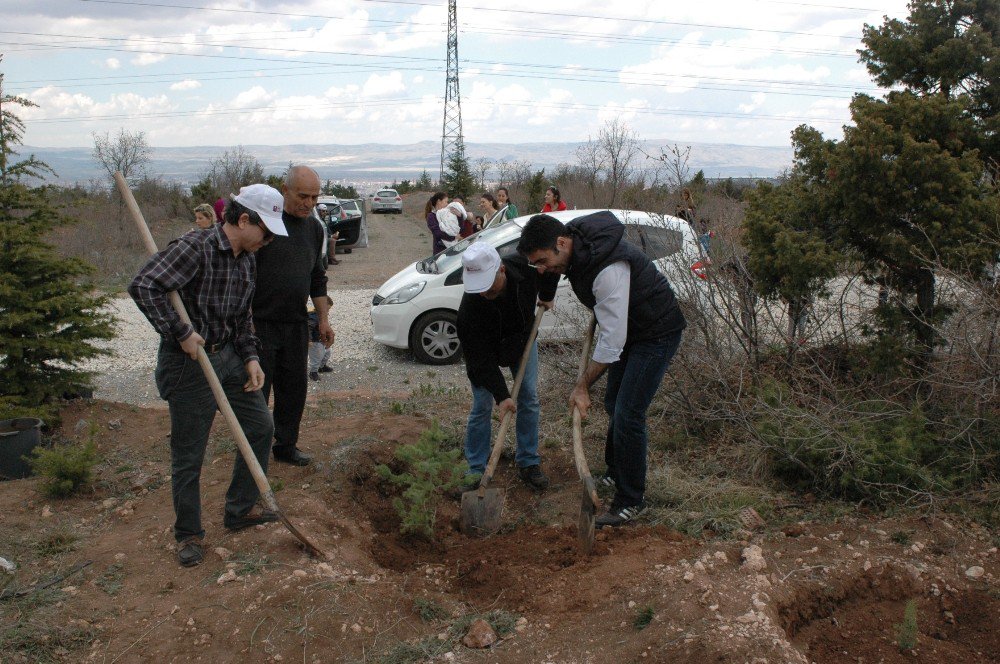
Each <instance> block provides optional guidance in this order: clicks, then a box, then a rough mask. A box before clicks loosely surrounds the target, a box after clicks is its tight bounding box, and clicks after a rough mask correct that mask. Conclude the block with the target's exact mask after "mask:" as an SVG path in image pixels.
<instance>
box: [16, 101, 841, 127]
mask: <svg viewBox="0 0 1000 664" xmlns="http://www.w3.org/2000/svg"><path fill="white" fill-rule="evenodd" d="M492 101H494V100H492V99H488V100H482V99H468V98H467V103H469V102H471V103H487V102H492ZM424 102H425V100H422V99H417V98H413V97H400V98H393V99H382V100H378V101H370V102H358V101H349V102H328V103H324V104H316V103H310V104H301V105H294V106H281V107H280V109H281V110H283V111H298V110H316V109H330V110H334V109H338V108H355V107H361V108H369V107H371V108H381V107H388V106H417V105H422V104H423V103H424ZM511 106H513V107H520V108H531V109H537V108H546V109H552V110H558V111H583V110H586V111H593V110H607V111H613V112H618V113H637V114H640V115H654V116H676V117H708V118H737V119H744V120H748V121H754V122H756V121H757V120H767V121H776V122H797V123H803V122H811V123H814V124H830V123H837V124H841V123H842V122H843V120H841V119H836V118H821V117H815V118H808V117H801V116H794V115H764V114H754V115H752V116H750V115H747V114H744V113H736V112H731V111H705V110H700V109H683V108H635V107H631V106H619V105H612V104H585V103H578V102H573V103H567V104H559V103H555V102H534V101H531V102H529V101H506V100H505V101H504V103H503V107H511ZM275 109H276V107H275V106H274V105H269V106H254V107H247V108H239V109H214V110H210V111H209V110H203V111H157V112H149V113H121V114H113V115H101V116H91V117H80V116H76V117H63V118H38V119H33V120H31V123H32V124H33V125H35V124H64V123H80V122H87V121H89V122H98V121H106V120H122V119H137V118H143V119H160V118H180V117H203V118H209V117H216V116H229V115H246V114H251V113H257V112H260V111H272V110H275Z"/></svg>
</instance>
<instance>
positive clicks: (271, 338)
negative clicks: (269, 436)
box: [254, 318, 309, 454]
mask: <svg viewBox="0 0 1000 664" xmlns="http://www.w3.org/2000/svg"><path fill="white" fill-rule="evenodd" d="M254 327H255V329H256V332H257V337H258V338H259V339H260V343H261V352H260V366H261V368H263V369H264V401H265V402H267V400H268V399H269V398H270V396H271V387H272V386H273V387H274V451H275V453H276V454H289V453H291V451H292V450H294V449H295V445H296V444H297V443H298V442H299V423H300V422H301V421H302V411H303V410H304V409H305V407H306V391H307V389H308V384H307V383H306V380H307V378H306V367H307V366H308V364H309V326H308V325H307V323H306V321H304V320H303V321H299V322H294V323H277V322H275V321H270V320H260V319H257V318H255V319H254Z"/></svg>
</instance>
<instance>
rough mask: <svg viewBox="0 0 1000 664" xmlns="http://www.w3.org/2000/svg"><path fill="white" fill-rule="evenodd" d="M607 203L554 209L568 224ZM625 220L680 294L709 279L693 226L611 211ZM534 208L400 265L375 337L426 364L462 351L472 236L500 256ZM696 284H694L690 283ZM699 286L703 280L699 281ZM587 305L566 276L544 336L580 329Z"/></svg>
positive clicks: (375, 304) (508, 251)
mask: <svg viewBox="0 0 1000 664" xmlns="http://www.w3.org/2000/svg"><path fill="white" fill-rule="evenodd" d="M594 212H600V210H566V211H563V212H554V213H552V216H553V217H555V218H556V219H558V220H559V221H561V222H563V223H567V222H570V221H572V220H573V219H576V218H578V217H582V216H584V215H588V214H592V213H594ZM611 212H612V213H613V214H614V215H615V216H616V217H617V218H618V219H619V220H620V221H621V222H622V223H624V224H625V238H626V239H627V240H629V241H631V242H633V243H634V244H636V245H637V246H639V247H641V248H642V249H643V250H644V251H645V252H646V255H647V256H649V257H650V258H651V259H653V261H654V262H655V264H656V267H657V269H659V270H660V272H662V273H663V274H665V275H666V276H667V279H668V280H669V281H670V283H671V285H672V286H673V287H674V291H675V292H676V293H678V294H680V293H681V292H682V291H683V292H691V289H690V288H683V289H678V286H680V285H682V284H681V282H682V280H687V281H688V282H691V281H694V282H698V281H700V280H704V279H705V271H704V265H705V261H706V259H705V258H704V256H703V255H702V254H701V251H700V246H699V244H698V238H697V236H696V235H695V233H694V231H693V230H692V229H691V226H690V225H689V224H688V223H687V222H686V221H684V220H682V219H678V218H677V217H671V216H661V215H658V214H655V213H650V212H638V211H632V210H611ZM532 216H534V215H525V216H523V217H517V218H516V219H512V220H510V221H509V222H504V223H502V224H499V225H493V226H490V227H489V228H487V229H486V230H483V231H481V232H480V233H477V234H475V235H473V236H471V237H468V238H466V239H464V240H462V241H461V242H458V243H457V244H455V245H454V246H452V247H449V248H448V249H446V250H444V251H442V252H441V253H438V254H436V255H434V256H431V257H429V258H425V259H424V260H422V261H417V262H416V263H413V264H412V265H409V266H407V267H406V268H404V269H402V270H400V271H399V272H398V273H397V274H396V275H395V276H393V277H392V278H390V279H389V280H388V281H386V282H385V283H384V284H382V285H381V286H380V287H379V289H378V290H377V291H376V292H375V296H374V297H373V298H372V307H371V317H372V327H373V336H374V338H375V341H377V342H379V343H381V344H385V345H386V346H391V347H393V348H409V349H410V350H411V351H412V352H413V355H414V356H415V357H416V359H417V360H418V361H420V362H423V363H424V364H448V363H451V362H454V361H456V360H458V358H459V357H460V356H461V344H460V343H459V341H458V332H457V329H456V327H455V322H456V320H457V318H458V307H459V304H460V303H461V301H462V294H463V292H464V291H463V288H462V252H463V251H465V249H466V248H467V247H468V246H469V245H470V244H471V243H472V242H489V243H490V244H492V245H493V246H494V247H495V248H496V250H497V252H498V253H499V254H500V256H501V257H507V256H511V255H513V254H515V253H517V243H518V241H519V240H520V238H521V230H522V229H523V228H524V226H525V224H527V223H528V220H529V219H531V217H532ZM685 285H687V286H690V285H691V284H690V283H688V284H685ZM696 289H697V287H696ZM582 309H583V305H581V304H580V303H579V301H578V300H577V299H576V296H575V295H573V292H572V289H571V288H570V285H569V282H568V281H567V280H566V279H565V278H563V279H560V281H559V288H558V290H557V292H556V306H555V311H554V312H551V313H547V314H546V315H545V318H543V319H542V326H541V328H539V338H540V339H566V338H571V337H573V336H576V335H578V334H579V330H580V321H581V320H582V319H583V318H584V312H582Z"/></svg>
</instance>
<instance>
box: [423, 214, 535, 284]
mask: <svg viewBox="0 0 1000 664" xmlns="http://www.w3.org/2000/svg"><path fill="white" fill-rule="evenodd" d="M520 235H521V227H520V226H518V225H517V224H504V225H503V226H494V227H493V228H487V229H486V230H484V231H480V232H479V233H476V234H475V235H470V236H469V237H467V238H465V239H464V240H460V241H459V242H457V243H455V244H454V245H452V246H450V247H448V248H447V249H445V250H444V251H442V252H441V253H439V254H437V255H435V256H431V257H430V258H425V259H424V260H422V261H420V262H419V263H417V270H419V271H420V272H424V273H430V274H447V273H449V272H451V271H452V270H454V269H455V268H457V267H461V265H462V252H463V251H465V250H466V249H467V248H468V247H469V245H470V244H472V243H473V242H479V241H481V242H489V243H490V244H492V245H493V246H494V247H501V248H502V249H503V250H501V251H500V256H501V258H504V257H506V256H508V255H510V254H511V253H513V252H514V251H516V244H517V243H516V242H513V241H514V240H516V239H517V238H518V237H520Z"/></svg>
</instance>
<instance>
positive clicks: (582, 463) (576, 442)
mask: <svg viewBox="0 0 1000 664" xmlns="http://www.w3.org/2000/svg"><path fill="white" fill-rule="evenodd" d="M596 326H597V318H596V317H595V316H594V315H593V314H591V315H590V323H589V324H588V325H587V334H586V335H585V336H584V339H583V352H581V353H580V366H579V368H578V369H577V372H576V379H577V381H579V380H580V377H581V376H583V372H584V371H586V369H587V362H588V360H589V359H590V347H591V345H592V344H593V341H594V328H595V327H596ZM582 419H583V417H582V415H581V414H580V409H579V408H577V407H576V406H573V461H574V463H575V464H576V472H577V474H578V475H579V476H580V479H581V480H583V485H584V487H585V489H586V490H587V493H589V494H590V499H591V501H593V503H594V507H597V508H600V506H601V499H600V498H598V497H597V489H596V485H595V484H594V482H593V480H592V479H591V475H590V467H589V466H588V465H587V457H586V455H585V454H584V453H583V422H582ZM587 480H590V481H589V482H588V481H587Z"/></svg>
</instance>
